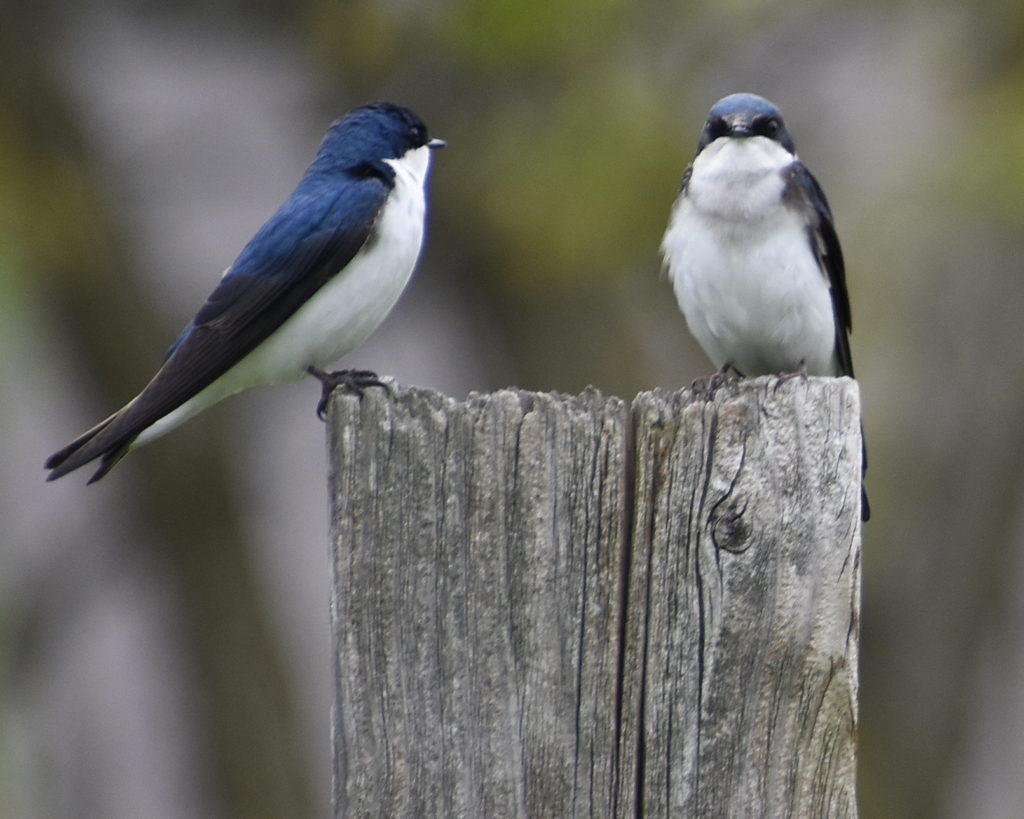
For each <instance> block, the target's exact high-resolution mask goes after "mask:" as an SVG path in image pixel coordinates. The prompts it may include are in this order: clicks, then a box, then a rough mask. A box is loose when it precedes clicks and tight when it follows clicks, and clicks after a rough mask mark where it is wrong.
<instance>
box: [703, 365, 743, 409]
mask: <svg viewBox="0 0 1024 819" xmlns="http://www.w3.org/2000/svg"><path fill="white" fill-rule="evenodd" d="M732 369H733V367H732V362H726V363H725V364H723V365H722V367H721V368H720V369H718V370H715V371H714V372H713V373H711V375H709V376H708V379H707V382H706V383H705V381H704V379H702V378H698V379H697V380H696V381H694V382H693V388H694V389H697V388H698V385H699V386H700V389H702V390H704V391H705V392H706V393H707V395H706V396H705V397H706V399H707V400H708V401H714V400H715V393H716V392H718V390H719V389H720V388H721V387H724V386H725V385H726V384H728V383H729V382H730V381H735V380H736V377H737V376H736V375H734V374H733V372H735V371H733V372H730V370H732Z"/></svg>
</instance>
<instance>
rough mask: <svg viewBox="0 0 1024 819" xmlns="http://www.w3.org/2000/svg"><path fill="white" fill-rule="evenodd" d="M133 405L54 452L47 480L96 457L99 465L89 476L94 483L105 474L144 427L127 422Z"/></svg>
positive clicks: (50, 459) (48, 459) (48, 467)
mask: <svg viewBox="0 0 1024 819" xmlns="http://www.w3.org/2000/svg"><path fill="white" fill-rule="evenodd" d="M130 407H131V404H129V405H128V406H126V407H124V408H123V409H121V410H118V411H117V412H115V413H114V414H113V415H111V416H110V417H109V418H107V419H106V420H104V421H100V423H98V424H97V425H96V426H94V427H93V428H92V429H90V430H89V431H88V432H85V433H83V434H81V435H79V436H78V437H77V438H75V440H73V441H72V442H71V443H70V444H68V445H67V446H66V447H64V448H63V449H61V450H60V451H58V452H54V453H53V454H52V455H51V456H50V457H49V458H47V459H46V463H45V464H44V466H45V467H46V469H49V470H50V474H49V475H47V476H46V480H48V481H55V480H57V478H62V477H64V476H65V475H67V474H68V473H69V472H73V471H74V470H76V469H78V468H79V467H81V466H85V464H87V463H89V462H90V461H94V460H96V459H97V458H101V459H102V461H101V463H100V468H99V469H98V470H97V471H96V472H95V474H93V476H92V477H91V478H89V483H95V482H96V481H98V480H99V479H100V478H102V477H103V476H104V475H106V474H107V473H108V472H109V471H110V470H111V469H113V468H114V466H115V465H116V464H117V462H118V461H120V460H121V459H122V458H123V457H124V456H125V455H126V454H127V453H128V450H129V448H130V447H131V445H132V441H134V440H135V439H136V437H138V435H139V433H140V432H141V431H142V430H141V429H135V428H134V425H129V424H126V423H125V420H126V415H127V414H128V410H129V408H130Z"/></svg>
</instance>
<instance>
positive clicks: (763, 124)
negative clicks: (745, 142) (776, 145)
mask: <svg viewBox="0 0 1024 819" xmlns="http://www.w3.org/2000/svg"><path fill="white" fill-rule="evenodd" d="M754 130H755V132H757V133H759V134H761V135H762V136H766V137H772V138H774V137H775V136H777V135H778V133H779V121H778V120H777V119H776V118H775V117H764V118H758V119H757V120H755V121H754Z"/></svg>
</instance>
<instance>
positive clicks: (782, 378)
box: [772, 361, 807, 392]
mask: <svg viewBox="0 0 1024 819" xmlns="http://www.w3.org/2000/svg"><path fill="white" fill-rule="evenodd" d="M794 378H799V379H800V380H802V381H806V380H807V362H806V361H801V362H800V366H799V367H797V369H796V370H794V371H793V372H791V373H782V374H780V375H779V377H778V378H777V379H776V380H775V387H774V388H773V390H772V391H773V392H778V391H779V387H781V386H782V385H783V384H785V383H786V382H787V381H792V380H793V379H794Z"/></svg>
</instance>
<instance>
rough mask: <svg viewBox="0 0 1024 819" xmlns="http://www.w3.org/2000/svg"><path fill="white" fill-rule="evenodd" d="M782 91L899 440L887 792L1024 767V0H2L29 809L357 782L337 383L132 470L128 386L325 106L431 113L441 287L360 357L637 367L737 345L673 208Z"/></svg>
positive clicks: (292, 796)
mask: <svg viewBox="0 0 1024 819" xmlns="http://www.w3.org/2000/svg"><path fill="white" fill-rule="evenodd" d="M739 90H749V91H754V92H758V93H761V94H764V95H766V96H768V97H770V98H771V99H773V100H774V101H775V102H777V103H778V104H779V105H780V106H781V108H782V110H783V113H784V115H785V116H786V119H787V122H788V124H789V126H790V129H791V131H792V133H793V134H794V135H795V139H796V143H797V148H798V150H799V151H800V154H801V157H802V158H803V159H804V161H805V162H807V163H808V165H809V166H810V167H811V168H812V170H813V171H814V172H815V173H816V175H817V176H818V178H819V179H820V180H821V182H822V184H823V186H824V187H825V190H826V191H827V192H828V195H829V198H830V200H831V204H832V208H833V211H834V213H835V217H836V221H837V224H838V229H839V234H840V238H841V240H842V242H843V247H844V250H845V253H846V260H847V269H848V276H849V289H850V296H851V300H852V303H853V314H854V335H853V353H854V359H855V362H856V366H857V371H858V375H859V377H860V386H861V391H862V398H863V405H864V410H865V416H866V428H867V432H868V437H869V443H870V447H871V469H870V472H869V475H868V487H869V491H870V494H871V499H872V505H873V509H874V519H873V520H872V521H871V523H870V524H869V525H868V526H867V527H866V529H865V531H864V571H865V577H864V619H863V634H862V637H863V644H862V664H861V671H862V681H863V682H862V698H861V739H862V755H861V760H862V764H861V772H860V793H861V800H862V805H863V815H864V816H865V817H966V816H970V817H1011V816H1018V815H1020V811H1021V808H1020V806H1021V804H1024V589H1022V585H1024V542H1022V541H1024V462H1022V454H1024V423H1022V421H1024V349H1022V345H1021V342H1020V335H1021V319H1020V317H1021V315H1022V310H1024V279H1022V275H1021V274H1022V252H1024V234H1022V231H1021V223H1022V217H1024V104H1022V91H1024V6H1021V4H1020V3H1019V0H990V1H986V0H982V2H978V3H974V4H961V3H954V2H943V0H934V1H933V2H928V1H926V0H921V2H916V3H910V4H896V3H884V2H874V3H870V2H869V3H856V4H855V3H851V2H828V1H827V0H821V2H810V3H808V2H803V1H802V0H801V1H800V2H797V1H796V0H775V1H774V2H769V3H764V2H752V0H731V2H722V0H703V1H702V2H696V1H694V2H680V3H667V2H649V1H648V2H644V1H641V2H635V3H622V2H615V0H564V1H563V2H559V3H551V2H550V0H415V2H414V1H413V0H388V1H387V2H383V1H382V0H379V1H378V2H372V0H352V1H351V2H329V1H328V0H303V2H297V3H284V2H274V1H273V0H263V2H257V1H256V0H253V1H252V2H246V0H234V2H226V3H221V4H217V5H215V6H213V7H212V8H209V7H207V5H206V4H198V3H181V2H175V3H171V2H160V1H159V0H151V1H150V2H141V3H139V2H135V3H129V2H119V1H118V0H96V1H95V2H85V3H83V2H70V0H34V2H31V3H29V2H28V0H13V2H12V1H11V0H9V2H8V3H7V4H6V5H5V7H4V13H3V22H2V25H0V429H2V437H0V442H2V451H0V452H2V454H0V726H2V728H0V815H3V816H10V817H65V816H66V817H147V819H161V817H249V816H281V817H306V816H310V817H312V816H325V815H326V814H327V812H328V793H329V759H330V747H329V718H328V713H329V703H330V697H331V680H330V671H329V656H328V627H327V622H328V621H327V599H328V577H327V560H326V552H327V508H326V503H327V499H326V488H325V477H324V476H325V457H324V431H323V427H322V426H321V424H320V423H319V422H318V421H317V420H316V418H315V417H314V413H313V408H314V406H315V403H316V399H317V396H318V388H317V385H315V384H314V383H312V382H311V381H306V382H304V383H298V384H295V385H289V386H285V387H279V388H276V389H272V390H257V391H253V392H251V393H248V394H246V395H244V396H241V397H238V398H235V399H232V400H229V401H227V402H225V403H224V404H222V405H221V406H219V407H216V408H214V409H213V410H211V411H209V412H207V413H205V414H204V415H203V416H201V417H200V418H198V419H196V420H194V421H193V422H191V423H190V424H188V425H187V426H186V427H183V428H182V429H180V430H177V431H175V432H174V433H173V434H172V435H171V436H169V437H167V438H164V439H162V440H161V441H159V442H157V443H154V444H153V445H151V446H149V447H146V448H144V449H142V450H139V451H138V452H136V453H134V454H133V455H131V456H130V457H129V458H128V459H127V460H126V461H125V462H124V463H123V464H122V465H121V466H119V467H118V468H117V469H116V470H115V471H114V472H113V473H112V474H111V475H110V476H109V477H108V478H107V479H106V480H104V481H103V482H101V483H100V484H97V485H95V486H90V487H86V486H85V483H84V480H85V478H86V477H87V475H86V474H75V475H73V476H71V477H69V478H66V479H64V480H62V481H60V482H58V483H56V484H51V485H45V484H44V483H43V475H44V473H43V471H42V461H43V459H44V458H45V456H46V455H48V454H49V453H50V452H52V451H53V450H55V449H56V448H58V447H59V446H62V445H63V444H65V443H66V442H67V441H68V440H69V439H70V438H71V437H73V436H74V435H77V434H78V433H79V432H81V431H82V430H83V429H85V428H86V427H88V426H90V425H91V424H93V423H95V422H96V421H98V420H99V419H100V418H102V417H104V416H105V415H106V414H108V413H109V412H110V411H112V410H113V409H116V408H117V407H119V406H120V405H121V404H122V403H123V402H124V401H125V400H127V399H128V398H130V397H131V396H132V395H133V394H134V393H135V392H136V391H137V390H138V389H139V388H140V387H141V386H142V384H143V383H144V382H145V380H146V379H147V378H148V376H149V375H150V374H151V373H152V371H153V370H154V369H155V367H156V365H157V364H158V362H159V360H160V357H161V356H162V354H163V351H164V350H165V349H166V347H167V345H168V344H169V343H170V341H171V340H172V339H173V338H174V337H175V335H176V334H177V332H178V330H179V329H180V328H181V326H182V325H183V324H184V323H185V322H186V321H187V320H188V319H189V318H190V317H191V315H192V313H193V312H194V310H195V309H196V308H197V307H198V305H199V304H200V303H201V301H202V300H203V298H204V297H205V296H206V294H207V293H208V292H209V290H210V289H211V288H212V286H213V284H214V282H215V281H216V279H217V278H218V276H219V275H220V271H222V270H223V269H224V268H225V267H226V266H227V265H228V264H229V263H230V262H231V261H232V259H233V258H234V256H235V254H236V253H237V251H238V250H239V249H240V248H241V246H242V244H243V243H244V242H245V240H247V239H248V238H249V236H250V235H251V234H252V233H253V232H254V231H255V229H256V228H257V227H258V226H259V225H260V224H261V223H262V221H263V220H265V219H266V218H267V217H268V216H269V215H270V214H271V213H272V212H273V210H274V209H275V208H276V207H277V205H278V204H279V203H280V202H281V200H282V199H283V198H284V197H285V196H286V195H287V194H288V193H289V192H290V190H291V188H292V186H293V185H294V184H295V182H296V181H297V180H298V178H299V176H300V175H301V174H302V172H303V170H304V168H305V166H306V164H307V163H308V162H309V161H310V159H311V158H312V155H313V152H314V151H315V148H316V145H317V143H318V141H319V139H320V137H321V135H322V133H323V131H324V130H325V128H326V126H327V124H328V123H329V122H330V121H331V120H332V119H334V118H335V117H336V116H338V115H340V114H341V113H343V112H344V111H346V110H347V109H349V108H351V107H354V106H356V105H358V104H361V103H363V102H366V101H368V100H371V99H379V98H382V99H391V100H394V101H396V102H399V103H402V104H405V105H408V106H410V107H411V108H413V109H414V110H415V111H417V112H418V113H419V114H420V115H421V116H422V117H423V118H424V119H425V120H426V122H427V123H428V125H429V126H430V128H431V131H432V133H433V134H435V135H437V136H442V137H444V138H445V139H446V140H447V141H448V143H449V148H448V149H447V151H445V152H443V153H441V154H439V155H437V156H436V163H435V166H434V173H433V179H432V185H431V188H432V190H431V213H430V227H429V239H428V244H427V247H426V250H425V253H424V256H423V259H422V263H421V264H420V267H419V269H418V272H417V274H416V276H415V278H414V282H413V284H412V286H411V287H410V288H409V290H408V292H407V293H406V294H405V296H404V297H403V299H402V301H401V303H400V305H399V308H398V309H396V311H395V312H394V313H393V314H392V316H391V317H390V318H389V319H388V321H387V322H386V323H385V324H384V326H383V327H382V328H381V329H380V331H379V332H378V333H377V334H376V335H375V336H374V337H373V338H372V339H371V341H370V342H369V343H368V344H366V345H365V346H364V348H363V349H361V350H360V351H358V352H357V353H355V354H354V355H352V356H351V357H350V358H349V359H348V360H347V361H345V362H344V363H345V364H348V365H352V366H359V367H370V368H373V369H375V370H377V371H379V372H381V373H387V374H391V375H394V376H396V377H397V378H398V380H399V381H400V382H401V383H403V384H407V385H421V386H427V387H433V388H436V389H439V390H442V391H444V392H446V393H448V394H450V395H453V396H456V397H463V396H464V395H465V394H466V393H467V392H469V391H470V390H479V391H489V390H492V389H495V388H499V387H502V386H506V385H516V386H519V387H524V388H530V389H538V390H559V391H563V392H576V391H578V390H581V389H582V388H583V387H585V386H587V385H588V384H594V385H596V386H597V387H599V388H600V389H601V390H603V391H605V392H607V393H614V394H617V395H620V396H623V397H626V398H629V397H632V396H633V395H634V394H635V393H636V392H637V391H639V390H642V389H646V388H650V387H653V386H656V385H664V386H669V387H676V386H680V385H683V384H687V383H689V382H690V381H691V380H692V379H693V378H695V377H697V376H700V375H705V374H707V373H708V372H709V370H710V365H709V364H708V362H707V361H706V360H705V358H704V357H703V356H702V354H701V353H700V351H699V349H698V348H697V347H696V346H695V344H694V343H693V342H692V340H691V339H690V337H689V335H688V333H687V331H686V328H685V325H684V323H683V319H682V317H681V316H680V314H679V313H678V311H677V309H676V306H675V301H674V297H673V295H672V292H671V288H670V286H669V284H668V282H667V281H666V280H665V279H664V277H663V276H662V275H661V274H660V261H659V258H658V253H657V249H658V242H659V240H660V236H661V233H662V231H663V229H664V227H665V224H666V221H667V218H668V212H669V207H670V205H671V202H672V200H673V198H674V196H675V193H676V191H677V187H678V181H679V177H680V174H681V173H682V171H683V168H684V167H685V165H686V164H687V163H688V162H689V160H690V159H691V158H692V155H693V151H694V149H695V145H696V140H697V137H698V134H699V131H700V128H701V125H702V122H703V118H704V116H705V114H706V112H707V109H708V107H709V106H710V105H711V103H712V102H714V101H715V100H716V99H717V98H719V97H721V96H723V95H724V94H726V93H730V92H733V91H739Z"/></svg>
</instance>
